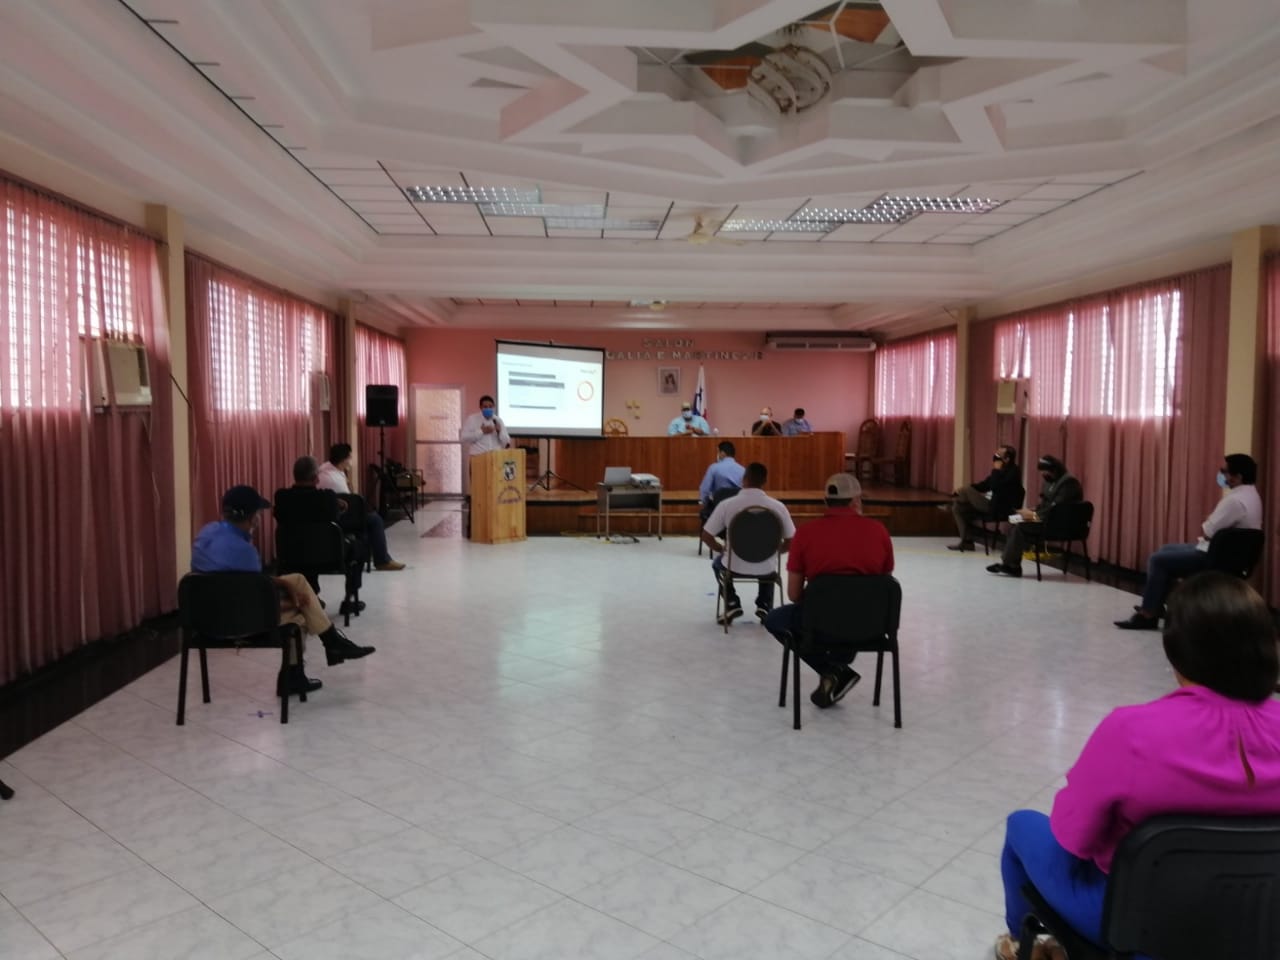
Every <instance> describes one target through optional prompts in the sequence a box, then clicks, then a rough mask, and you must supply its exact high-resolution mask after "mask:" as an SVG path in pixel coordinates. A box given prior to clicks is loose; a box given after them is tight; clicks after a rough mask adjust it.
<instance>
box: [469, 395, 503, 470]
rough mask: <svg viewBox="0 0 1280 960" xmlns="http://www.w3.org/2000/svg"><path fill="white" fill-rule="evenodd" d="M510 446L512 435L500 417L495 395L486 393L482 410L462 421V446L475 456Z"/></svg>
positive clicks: (481, 402)
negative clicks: (509, 434) (510, 435)
mask: <svg viewBox="0 0 1280 960" xmlns="http://www.w3.org/2000/svg"><path fill="white" fill-rule="evenodd" d="M509 446H511V437H509V436H508V435H507V427H506V425H505V424H504V423H503V422H502V421H501V420H500V419H498V414H497V411H496V410H494V403H493V397H491V396H488V395H487V394H486V395H485V396H483V397H481V398H480V412H479V413H473V414H471V416H469V417H467V419H466V420H464V421H463V423H462V448H463V449H464V450H466V451H467V453H468V454H469V455H470V456H473V457H474V456H475V455H476V454H479V453H488V452H489V451H490V450H505V449H506V448H507V447H509Z"/></svg>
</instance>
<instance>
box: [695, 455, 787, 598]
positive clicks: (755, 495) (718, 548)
mask: <svg viewBox="0 0 1280 960" xmlns="http://www.w3.org/2000/svg"><path fill="white" fill-rule="evenodd" d="M768 478H769V471H768V469H767V468H766V467H765V465H764V464H763V463H749V464H747V468H746V470H744V471H743V473H742V489H741V490H740V491H738V494H737V496H734V497H730V498H729V499H727V500H722V501H721V502H720V503H719V504H717V505H716V508H715V509H714V510H713V511H711V516H710V517H708V518H707V524H706V526H704V527H703V528H702V542H703V543H705V544H706V545H707V546H708V547H710V548H711V558H712V559H711V569H712V570H713V571H715V575H716V585H717V586H719V584H720V581H721V575H722V573H723V571H724V568H725V564H724V556H723V554H724V543H723V542H721V541H720V540H718V539H716V538H717V537H720V536H723V535H725V534H726V533H727V532H728V530H729V524H730V523H731V522H732V521H733V518H734V517H736V516H737V515H738V514H740V513H741V512H742V511H743V510H746V509H748V508H750V507H765V508H766V509H768V510H772V511H773V512H774V513H775V514H777V516H778V520H779V521H781V523H782V543H781V544H780V545H779V547H778V553H786V552H787V550H789V549H790V547H791V538H792V537H794V536H795V535H796V525H795V523H793V522H792V520H791V514H790V513H788V512H787V508H786V507H785V506H784V505H783V504H782V503H780V502H779V501H777V500H775V499H773V497H771V496H769V495H768V494H767V493H765V492H764V484H765V481H766V480H767V479H768ZM729 560H730V563H729V566H730V568H731V569H732V570H733V572H734V573H745V574H749V575H753V576H758V575H763V574H769V573H776V572H777V570H778V560H777V556H776V555H775V556H772V557H770V558H769V559H768V560H761V561H758V562H755V563H748V562H747V561H745V560H742V559H741V558H739V557H738V556H737V555H736V554H734V555H731V556H730V558H729ZM725 591H726V593H727V596H726V597H725V609H724V613H722V614H721V615H720V619H719V621H718V622H720V623H724V622H725V621H726V620H727V621H730V622H732V621H734V620H736V619H737V618H738V617H740V616H742V601H740V600H739V599H738V594H737V592H736V591H735V590H734V589H733V581H731V580H728V581H726V582H725ZM771 610H773V582H772V581H770V580H761V581H760V582H759V586H758V588H757V590H756V616H757V617H759V618H760V620H761V622H763V621H764V618H765V617H767V616H768V615H769V612H770V611H771Z"/></svg>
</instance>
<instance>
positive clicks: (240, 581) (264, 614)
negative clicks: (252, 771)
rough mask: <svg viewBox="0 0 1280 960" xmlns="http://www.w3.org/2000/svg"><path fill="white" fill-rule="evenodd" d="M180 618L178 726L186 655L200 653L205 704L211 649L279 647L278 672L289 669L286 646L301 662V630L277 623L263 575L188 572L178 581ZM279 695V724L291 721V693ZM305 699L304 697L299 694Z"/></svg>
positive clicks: (269, 583) (276, 598)
mask: <svg viewBox="0 0 1280 960" xmlns="http://www.w3.org/2000/svg"><path fill="white" fill-rule="evenodd" d="M178 617H179V620H180V621H181V624H182V661H181V665H180V667H179V668H178V726H180V727H181V726H182V725H183V724H184V723H185V722H186V712H187V655H188V654H189V653H190V652H191V651H192V650H193V649H195V650H199V651H200V688H201V693H202V694H203V696H204V702H205V703H209V702H210V697H209V659H208V657H207V655H206V654H205V651H206V650H207V649H209V648H211V647H213V648H219V649H226V648H235V649H239V648H241V647H279V648H280V654H281V656H280V670H281V671H282V672H284V671H287V669H288V667H289V650H290V647H292V648H293V650H294V652H295V654H296V662H297V663H301V662H302V631H301V630H300V629H299V628H298V627H297V626H296V625H295V624H292V623H285V624H282V623H281V622H280V590H279V588H278V587H277V586H276V585H275V582H274V581H273V580H272V579H271V578H270V577H269V576H267V575H266V574H263V573H189V574H187V575H186V576H185V577H183V578H182V582H181V583H180V584H178ZM284 690H285V693H284V696H282V697H281V698H280V722H281V723H288V722H289V691H288V686H287V685H286V686H285V688H284ZM299 699H300V700H301V701H302V702H303V703H306V701H307V695H306V694H305V693H302V694H299Z"/></svg>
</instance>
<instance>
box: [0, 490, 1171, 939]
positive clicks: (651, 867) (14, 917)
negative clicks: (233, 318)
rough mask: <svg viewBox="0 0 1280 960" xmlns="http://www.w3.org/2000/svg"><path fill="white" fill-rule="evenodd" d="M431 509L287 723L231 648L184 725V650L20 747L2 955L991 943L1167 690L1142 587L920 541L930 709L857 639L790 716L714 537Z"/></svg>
mask: <svg viewBox="0 0 1280 960" xmlns="http://www.w3.org/2000/svg"><path fill="white" fill-rule="evenodd" d="M432 522H433V518H432V516H431V515H430V514H427V515H420V517H419V523H418V525H417V526H416V527H414V526H410V525H409V524H407V523H400V524H397V525H396V526H394V527H393V528H392V530H391V531H390V534H391V540H392V547H393V552H394V553H395V555H396V556H397V557H400V558H401V559H404V560H406V561H407V562H408V563H409V564H410V567H409V569H408V570H406V571H405V572H403V573H396V574H373V575H372V576H370V577H368V578H367V581H366V583H367V586H366V590H365V597H366V599H367V600H368V601H369V609H368V610H367V611H366V613H365V615H364V616H362V617H361V618H359V619H358V620H357V621H355V622H353V624H352V627H351V630H350V633H351V635H352V636H353V637H355V638H357V639H358V640H360V641H366V640H368V641H372V642H375V643H376V644H377V645H378V648H379V650H378V653H377V654H376V655H375V656H373V657H370V658H368V659H366V660H362V661H359V662H356V663H349V664H345V665H343V666H340V667H336V668H332V669H330V668H326V667H325V666H324V658H323V655H321V654H320V653H319V649H318V646H317V647H316V648H315V649H313V651H312V654H311V668H310V671H309V672H311V673H312V675H314V676H317V677H319V678H321V679H323V680H324V681H325V689H324V690H322V691H321V692H319V693H318V694H316V695H315V696H314V697H313V698H312V699H311V700H310V702H309V703H307V704H297V705H296V706H295V707H294V709H293V710H292V711H291V718H290V723H289V725H288V726H285V727H281V726H280V724H279V723H278V722H277V721H278V717H277V711H278V709H279V705H278V703H277V702H275V701H274V700H273V698H272V688H273V683H274V663H273V655H272V654H271V653H270V652H265V651H264V652H255V653H252V654H244V655H240V656H237V655H236V654H235V653H233V652H229V651H215V652H212V653H211V654H210V670H211V676H212V685H213V693H214V700H213V703H212V704H209V705H207V706H206V705H202V704H200V702H199V692H198V690H199V688H198V681H197V680H196V679H195V676H194V673H193V676H192V680H191V689H192V699H191V700H189V701H188V702H189V703H190V704H191V706H189V708H188V709H189V713H188V721H187V726H186V727H183V728H179V727H177V726H175V725H174V722H173V711H174V706H175V697H176V690H175V686H176V683H177V681H176V662H172V663H168V664H165V665H164V666H163V667H161V668H159V669H157V670H155V671H153V672H152V673H151V674H150V675H148V676H146V677H144V678H142V679H141V680H139V681H138V682H136V683H135V684H133V685H132V686H131V687H129V688H128V689H126V690H123V691H121V692H120V693H118V694H116V695H115V696H113V697H111V698H110V699H109V700H107V701H105V702H104V703H101V704H99V705H97V706H96V707H94V708H93V709H91V710H89V711H88V712H86V713H85V714H83V715H81V716H80V717H78V718H77V719H76V720H74V721H73V722H71V723H68V724H66V725H64V726H63V727H61V728H60V729H58V730H56V731H54V732H52V733H50V734H49V735H48V736H45V737H43V738H42V739H41V740H39V741H38V742H36V743H33V744H30V745H29V746H27V747H26V748H24V749H23V750H21V751H19V752H18V753H16V754H14V755H13V756H11V757H9V758H8V760H7V761H6V762H2V763H0V778H3V779H5V780H7V781H9V783H10V784H11V785H12V786H14V787H15V788H16V789H17V791H18V796H17V798H16V799H14V800H12V801H10V802H8V803H4V804H0V897H2V898H3V899H0V958H4V960H18V958H21V960H41V958H46V957H58V956H65V957H69V958H73V960H89V958H112V960H153V958H155V960H171V958H179V957H182V958H210V960H270V958H272V957H277V958H281V960H304V958H305V960H322V958H330V957H333V958H343V960H360V958H369V960H375V958H376V960H411V958H412V960H435V958H446V957H448V958H454V960H467V958H480V957H488V958H491V960H542V958H547V960H574V958H580V960H629V958H633V957H642V958H644V960H688V958H689V957H691V956H695V957H700V958H702V960H720V958H726V960H730V958H731V960H753V958H760V960H783V958H789V957H795V958H806V960H809V958H812V960H817V958H831V960H901V958H902V957H909V958H916V960H950V958H955V960H978V958H980V957H985V956H987V955H988V951H989V949H990V944H991V942H992V940H993V938H994V936H995V935H996V933H997V932H999V930H1000V927H1001V920H1000V911H1001V903H1000V884H999V876H998V861H997V857H998V854H999V850H1000V840H1001V829H1002V820H1003V818H1004V816H1005V814H1007V813H1008V812H1009V811H1010V810H1012V809H1014V808H1015V807H1018V806H1024V805H1031V806H1037V807H1041V808H1046V807H1047V804H1049V803H1050V802H1051V800H1052V797H1053V790H1054V787H1055V786H1056V784H1057V783H1058V782H1059V780H1060V778H1061V776H1062V774H1063V772H1064V770H1065V769H1066V768H1067V766H1069V764H1070V763H1071V761H1072V760H1073V759H1074V757H1075V755H1076V753H1077V752H1078V750H1079V748H1080V746H1081V745H1082V743H1083V741H1084V739H1085V737H1086V736H1087V735H1088V734H1089V732H1090V731H1091V730H1092V728H1093V726H1094V725H1095V724H1096V722H1097V721H1098V720H1099V719H1100V717H1101V716H1102V715H1103V714H1104V713H1105V712H1106V711H1107V710H1109V709H1110V708H1111V707H1113V706H1115V705H1116V704H1119V703H1126V702H1134V701H1139V700H1143V699H1148V698H1151V697H1154V696H1156V695H1159V694H1160V693H1161V692H1163V691H1164V690H1165V689H1166V688H1167V687H1168V686H1169V684H1170V675H1169V671H1168V668H1167V666H1166V665H1165V662H1164V658H1163V656H1162V654H1161V651H1160V644H1159V641H1158V639H1157V637H1156V636H1155V635H1153V634H1133V633H1120V632H1119V631H1116V630H1115V629H1114V628H1113V627H1112V626H1111V620H1112V619H1114V618H1115V617H1117V616H1119V615H1122V614H1123V613H1124V612H1125V611H1126V610H1127V609H1128V607H1129V606H1130V605H1131V604H1132V602H1133V600H1132V597H1130V596H1128V595H1126V594H1123V593H1120V592H1118V591H1115V590H1112V589H1110V588H1107V587H1102V586H1097V585H1086V584H1085V583H1084V582H1083V581H1082V580H1080V579H1078V578H1076V577H1074V576H1073V577H1071V578H1070V579H1068V580H1065V581H1064V579H1063V578H1062V576H1061V574H1059V573H1058V572H1056V571H1052V572H1050V573H1049V574H1048V575H1047V578H1046V580H1045V581H1044V582H1043V583H1036V582H1035V580H1034V579H1024V580H1022V581H1010V580H1007V579H997V578H994V577H991V576H990V575H988V574H987V573H985V572H984V570H983V567H984V565H985V563H986V560H985V558H984V557H982V556H981V555H980V554H979V555H978V556H974V555H967V556H957V555H955V554H952V553H949V552H947V551H946V550H944V549H943V543H944V541H941V540H923V539H913V540H901V541H899V542H898V543H897V544H896V547H897V550H898V564H899V578H900V579H901V581H902V583H903V587H904V591H905V595H906V600H905V608H904V615H903V626H902V632H901V637H902V647H903V673H904V680H903V688H904V719H905V728H904V729H902V730H894V729H893V725H892V708H891V705H890V703H889V701H888V700H887V699H886V701H885V703H884V705H883V706H881V707H880V708H879V709H878V710H877V709H874V708H872V706H871V702H870V701H871V682H870V680H871V677H870V674H871V669H869V668H870V666H871V663H870V661H869V658H864V659H863V662H862V665H861V670H862V672H863V673H864V675H866V679H865V680H864V682H863V684H862V685H861V686H860V687H859V688H858V689H857V690H855V691H854V693H853V694H851V695H850V696H849V698H848V699H846V700H845V701H844V703H843V704H841V705H840V706H839V707H837V708H835V709H832V710H829V711H825V712H819V711H817V710H815V709H813V708H812V707H811V706H810V704H809V703H808V702H807V700H806V701H805V703H804V707H805V718H804V719H805V727H804V730H803V731H800V732H798V733H797V732H794V731H792V730H791V725H790V721H789V712H784V711H782V710H779V709H778V708H777V706H776V702H777V680H778V673H777V671H778V665H779V651H778V648H777V646H776V644H775V643H774V642H773V640H772V639H771V638H769V636H768V635H767V634H766V633H765V632H764V631H763V629H762V628H761V627H760V626H759V625H758V624H756V623H754V622H745V621H739V622H738V624H737V625H735V626H734V628H733V629H732V630H731V632H730V633H729V635H728V636H725V634H724V633H723V632H721V630H720V628H718V627H717V626H716V625H715V624H714V623H713V622H712V614H713V607H714V601H713V598H712V596H711V575H710V571H709V568H708V564H707V562H706V559H705V558H702V559H700V558H698V557H697V556H696V554H695V551H694V541H693V540H691V539H668V540H665V541H663V542H661V543H659V542H656V541H648V540H646V541H644V542H641V543H639V544H634V545H624V544H604V543H598V542H596V541H594V540H590V539H542V540H532V541H529V542H527V543H523V544H513V545H507V546H497V547H484V546H472V545H470V544H467V543H464V542H461V541H458V540H452V539H442V538H436V537H420V534H421V533H422V531H423V529H424V528H425V527H427V526H429V525H430V524H431V523H432ZM332 592H333V587H332V586H331V587H330V589H329V593H330V594H331V595H332ZM747 599H748V600H749V599H750V598H749V597H748V598H747ZM804 681H805V689H806V693H807V691H808V689H809V688H811V687H812V685H813V677H812V675H811V674H809V673H808V672H807V671H806V672H805V675H804ZM192 701H194V702H192Z"/></svg>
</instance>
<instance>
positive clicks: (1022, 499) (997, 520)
mask: <svg viewBox="0 0 1280 960" xmlns="http://www.w3.org/2000/svg"><path fill="white" fill-rule="evenodd" d="M1026 501H1027V488H1026V487H1023V486H1021V485H1019V487H1018V493H1017V497H1016V499H1015V500H1014V501H1013V502H1011V503H1006V504H996V505H995V506H994V507H993V512H992V514H991V516H989V517H979V518H978V529H979V530H981V531H982V548H983V549H984V550H985V551H986V554H987V556H991V548H992V546H994V545H995V542H996V537H998V536H1000V524H1002V523H1008V522H1009V515H1010V514H1011V513H1013V512H1014V511H1015V510H1020V509H1022V505H1023V504H1024V503H1026ZM988 524H990V526H988Z"/></svg>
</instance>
